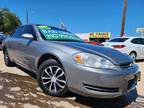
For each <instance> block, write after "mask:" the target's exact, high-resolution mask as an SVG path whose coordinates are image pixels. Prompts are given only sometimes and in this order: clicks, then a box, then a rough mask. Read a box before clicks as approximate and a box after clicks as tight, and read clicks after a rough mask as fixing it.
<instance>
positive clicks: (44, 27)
mask: <svg viewBox="0 0 144 108" xmlns="http://www.w3.org/2000/svg"><path fill="white" fill-rule="evenodd" d="M38 28H41V29H51V28H50V27H49V26H38Z"/></svg>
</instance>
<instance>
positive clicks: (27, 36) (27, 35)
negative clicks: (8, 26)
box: [22, 33, 34, 39]
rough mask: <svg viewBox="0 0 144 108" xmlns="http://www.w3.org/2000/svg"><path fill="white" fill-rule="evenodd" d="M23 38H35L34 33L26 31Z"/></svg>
mask: <svg viewBox="0 0 144 108" xmlns="http://www.w3.org/2000/svg"><path fill="white" fill-rule="evenodd" d="M22 37H23V38H28V39H33V38H34V37H33V35H32V34H28V33H25V34H23V35H22Z"/></svg>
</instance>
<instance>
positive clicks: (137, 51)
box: [102, 37, 144, 60]
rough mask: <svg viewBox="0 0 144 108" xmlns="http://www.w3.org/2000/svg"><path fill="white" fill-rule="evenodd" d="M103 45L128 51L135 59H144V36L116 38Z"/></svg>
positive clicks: (124, 51)
mask: <svg viewBox="0 0 144 108" xmlns="http://www.w3.org/2000/svg"><path fill="white" fill-rule="evenodd" d="M102 45H104V46H106V47H110V48H114V49H116V50H119V51H121V52H122V53H126V54H128V55H130V56H131V57H132V58H133V59H134V60H138V59H144V37H121V38H114V39H111V40H110V41H108V42H104V43H102Z"/></svg>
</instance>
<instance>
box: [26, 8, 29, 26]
mask: <svg viewBox="0 0 144 108" xmlns="http://www.w3.org/2000/svg"><path fill="white" fill-rule="evenodd" d="M26 21H27V24H28V23H29V14H28V10H27V11H26Z"/></svg>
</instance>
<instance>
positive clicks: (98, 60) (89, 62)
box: [74, 53, 115, 69]
mask: <svg viewBox="0 0 144 108" xmlns="http://www.w3.org/2000/svg"><path fill="white" fill-rule="evenodd" d="M74 61H75V62H76V63H77V64H81V65H84V66H88V67H93V68H107V69H112V68H114V67H115V66H114V65H113V64H112V62H111V61H109V60H107V59H106V58H104V57H101V56H98V55H93V54H89V53H77V54H75V55H74Z"/></svg>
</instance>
